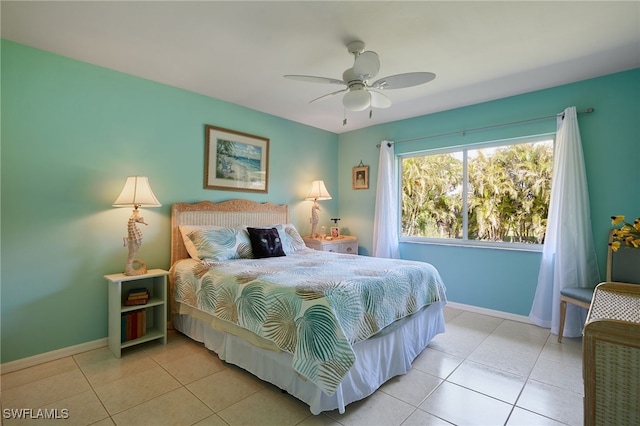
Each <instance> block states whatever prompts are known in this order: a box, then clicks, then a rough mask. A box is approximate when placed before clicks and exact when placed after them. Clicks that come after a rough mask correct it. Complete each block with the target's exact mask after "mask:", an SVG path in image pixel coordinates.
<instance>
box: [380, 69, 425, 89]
mask: <svg viewBox="0 0 640 426" xmlns="http://www.w3.org/2000/svg"><path fill="white" fill-rule="evenodd" d="M434 78H436V75H435V74H434V73H432V72H408V73H406V74H396V75H390V76H388V77H384V78H381V79H379V80H376V81H374V82H373V84H371V87H373V88H374V89H380V90H389V89H403V88H405V87H413V86H418V85H420V84H424V83H428V82H430V81H431V80H433V79H434Z"/></svg>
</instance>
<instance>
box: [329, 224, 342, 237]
mask: <svg viewBox="0 0 640 426" xmlns="http://www.w3.org/2000/svg"><path fill="white" fill-rule="evenodd" d="M330 231H331V238H340V229H338V227H337V226H332V227H331V229H330Z"/></svg>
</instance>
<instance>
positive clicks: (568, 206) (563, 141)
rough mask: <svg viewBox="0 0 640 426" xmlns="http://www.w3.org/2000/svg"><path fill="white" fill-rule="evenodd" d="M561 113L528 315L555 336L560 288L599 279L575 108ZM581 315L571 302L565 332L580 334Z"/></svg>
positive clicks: (582, 311)
mask: <svg viewBox="0 0 640 426" xmlns="http://www.w3.org/2000/svg"><path fill="white" fill-rule="evenodd" d="M563 116H564V120H563V119H562V117H558V131H557V133H556V143H555V152H554V155H553V179H552V184H551V200H550V203H549V217H548V220H547V234H546V237H545V242H544V248H543V251H542V262H541V264H540V272H539V274H538V287H537V289H536V294H535V298H534V300H533V306H532V307H531V312H530V314H529V319H530V320H531V321H532V322H533V323H535V324H537V325H539V326H541V327H545V328H551V332H552V333H554V334H557V333H558V324H559V319H560V290H561V289H563V288H564V287H568V286H577V287H593V286H595V285H596V284H597V283H598V282H599V281H600V273H599V271H598V263H597V259H596V254H595V249H594V244H593V236H592V231H591V214H590V213H589V192H588V190H587V177H586V173H585V167H584V158H583V155H582V140H581V139H580V129H579V128H578V117H577V113H576V108H575V107H570V108H567V109H566V110H565V111H564V114H563ZM584 316H585V312H584V310H581V308H579V307H577V306H574V305H571V304H569V305H568V306H567V316H566V320H565V326H564V333H563V334H564V335H565V336H567V337H578V336H580V335H581V334H582V327H583V325H584Z"/></svg>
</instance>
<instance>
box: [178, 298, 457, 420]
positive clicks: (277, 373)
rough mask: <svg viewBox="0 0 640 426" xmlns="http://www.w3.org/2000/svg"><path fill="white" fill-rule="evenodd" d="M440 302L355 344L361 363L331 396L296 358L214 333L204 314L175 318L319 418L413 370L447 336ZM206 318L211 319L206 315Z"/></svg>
mask: <svg viewBox="0 0 640 426" xmlns="http://www.w3.org/2000/svg"><path fill="white" fill-rule="evenodd" d="M445 303H446V302H435V303H432V304H431V305H429V306H427V307H425V308H424V309H422V310H421V311H419V312H417V313H415V314H413V315H411V316H410V317H407V318H404V319H402V320H400V321H396V322H395V323H393V324H391V325H390V326H388V327H387V328H385V329H384V330H383V331H382V332H380V333H378V334H376V335H375V336H373V337H371V338H369V339H367V340H365V341H363V342H359V343H357V344H355V345H354V347H353V349H354V352H355V354H356V362H355V364H354V365H353V367H352V368H351V369H350V370H349V372H348V373H347V375H346V376H345V377H344V379H343V380H342V383H341V384H340V385H339V386H338V388H337V390H336V392H335V393H334V394H333V395H327V394H325V393H324V392H322V391H321V390H320V389H319V388H318V387H317V386H316V385H314V384H313V383H311V382H310V381H308V380H305V379H304V378H303V377H301V376H300V375H299V374H297V373H296V372H295V371H294V370H293V368H292V362H293V355H291V354H290V353H286V352H276V351H272V350H268V349H265V348H260V347H257V346H255V345H252V344H251V343H248V342H247V341H246V340H244V339H242V338H240V337H237V336H234V335H232V334H228V333H224V332H221V331H218V330H216V329H213V328H211V326H210V322H209V321H207V320H206V319H205V318H204V317H203V316H202V315H193V316H192V315H188V314H184V313H179V314H174V315H173V325H174V327H175V328H176V330H178V331H180V332H181V333H184V334H186V335H187V336H189V337H190V338H191V339H193V340H196V341H198V342H202V343H204V345H205V347H206V348H208V349H210V350H212V351H214V352H215V353H216V354H218V356H219V357H220V359H222V360H223V361H226V362H228V363H230V364H234V365H237V366H238V367H240V368H242V369H244V370H247V371H248V372H250V373H251V374H253V375H255V376H256V377H258V378H260V379H262V380H264V381H267V382H269V383H272V384H274V385H275V386H277V387H278V388H280V389H282V390H284V391H286V392H288V393H289V394H290V395H293V396H295V397H296V398H298V399H299V400H301V401H303V402H304V403H306V404H307V405H309V408H310V410H311V413H313V414H320V413H321V412H323V411H330V410H335V409H338V411H339V412H340V413H344V412H345V407H346V405H348V404H350V403H352V402H355V401H359V400H361V399H363V398H366V397H367V396H369V395H371V394H372V393H374V392H375V391H376V389H378V388H379V387H380V386H381V385H382V384H383V383H384V382H386V381H387V380H389V379H391V378H392V377H395V376H397V375H400V374H405V373H406V372H407V371H409V369H410V368H411V363H412V362H413V360H414V359H415V358H416V357H417V356H418V355H419V354H420V353H421V352H422V351H423V350H424V348H425V347H426V346H427V345H428V344H429V342H430V341H431V339H433V338H434V337H435V336H436V335H437V334H439V333H442V332H444V316H443V314H442V308H443V306H444V305H445ZM205 315H206V314H205Z"/></svg>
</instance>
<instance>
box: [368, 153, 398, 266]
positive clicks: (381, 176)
mask: <svg viewBox="0 0 640 426" xmlns="http://www.w3.org/2000/svg"><path fill="white" fill-rule="evenodd" d="M395 164H396V163H395V155H394V149H393V142H389V141H382V142H381V143H380V162H379V163H378V183H377V187H376V211H375V216H374V221H373V256H374V257H387V258H391V259H399V258H400V249H399V248H398V185H397V182H396V179H397V178H396V167H395Z"/></svg>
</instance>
